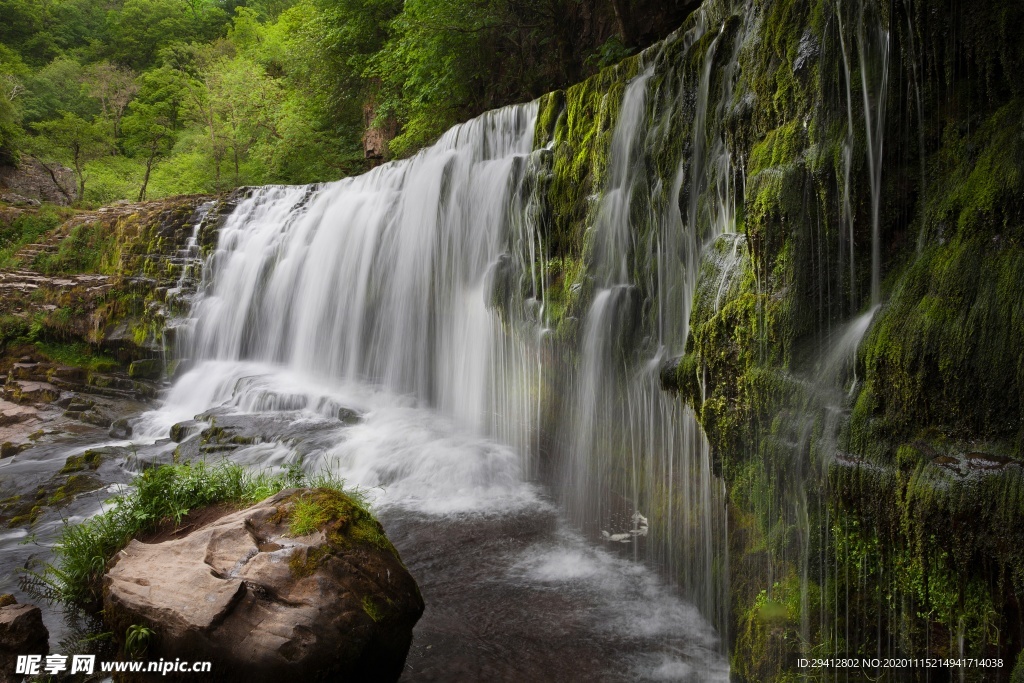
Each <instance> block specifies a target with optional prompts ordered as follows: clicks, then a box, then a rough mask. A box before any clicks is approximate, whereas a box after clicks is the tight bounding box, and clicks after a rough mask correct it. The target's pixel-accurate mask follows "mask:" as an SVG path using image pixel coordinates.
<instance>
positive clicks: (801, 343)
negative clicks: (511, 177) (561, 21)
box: [536, 0, 1024, 681]
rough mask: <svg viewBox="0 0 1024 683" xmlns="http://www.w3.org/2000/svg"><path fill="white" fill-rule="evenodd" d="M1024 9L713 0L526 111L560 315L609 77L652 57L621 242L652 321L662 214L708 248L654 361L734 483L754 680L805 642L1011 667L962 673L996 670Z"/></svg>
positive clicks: (1019, 206) (1017, 511)
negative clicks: (678, 329) (666, 359)
mask: <svg viewBox="0 0 1024 683" xmlns="http://www.w3.org/2000/svg"><path fill="white" fill-rule="evenodd" d="M1021 22H1024V6H1022V5H1021V4H1020V3H1001V2H995V1H994V0H984V1H983V2H978V3H969V4H966V3H954V4H952V5H950V4H949V3H943V2H935V1H934V0H907V1H906V2H899V3H882V2H874V1H873V0H864V1H863V2H860V3H857V2H854V3H845V4H842V3H841V4H836V3H832V2H826V1H825V0H752V1H751V2H739V1H737V2H724V1H722V2H718V1H715V0H709V1H708V2H706V3H705V4H704V6H703V7H702V8H701V9H700V10H698V11H697V12H696V13H695V14H694V15H692V16H691V18H690V19H689V20H688V21H687V23H686V25H684V26H683V27H682V29H680V31H679V32H678V33H677V34H675V35H674V36H672V37H670V38H669V39H668V40H667V41H666V42H665V43H664V44H662V45H659V46H655V47H654V48H651V49H649V50H648V51H646V52H644V53H643V54H641V55H638V56H636V57H634V58H631V59H630V60H628V61H627V62H625V63H623V64H621V65H619V66H618V67H617V68H615V69H610V70H606V71H604V72H602V73H600V74H598V75H597V76H595V77H593V78H591V79H590V80H588V81H586V82H584V83H582V84H580V85H577V86H574V87H573V88H569V89H568V90H566V91H564V92H557V93H553V94H550V95H548V96H546V97H544V98H542V100H541V102H540V114H539V117H538V123H537V131H536V146H537V148H538V152H537V153H536V158H537V159H539V164H540V166H541V169H542V170H541V172H540V173H539V174H538V176H539V178H540V180H539V181H538V185H539V186H540V187H541V189H542V193H541V194H542V195H543V206H544V208H545V210H544V211H543V212H542V214H543V217H544V220H543V221H542V229H543V231H544V237H545V244H546V246H547V251H548V253H547V255H546V261H545V264H546V269H545V270H544V271H543V272H545V273H546V274H547V276H548V282H547V283H546V285H547V288H546V289H545V292H546V296H547V298H548V300H547V301H546V302H545V303H546V304H547V307H546V310H547V312H548V314H549V316H550V318H551V320H550V322H551V324H552V326H553V327H555V328H556V329H559V330H562V329H567V330H571V329H572V328H574V327H576V322H575V321H577V320H579V319H581V318H582V317H583V316H584V315H585V313H586V308H587V306H588V305H589V299H588V297H589V296H590V294H589V292H590V291H591V290H592V286H591V283H592V280H591V278H590V275H588V267H587V265H586V264H587V263H590V262H591V260H592V250H593V244H592V235H593V232H594V225H595V221H596V210H597V209H596V207H597V206H598V204H599V202H600V196H601V193H602V192H603V191H604V189H605V187H606V184H607V181H608V164H609V154H610V147H611V139H612V135H613V131H614V127H615V124H616V117H617V113H618V111H619V109H620V106H621V101H622V97H623V93H624V91H625V88H626V87H627V84H628V83H629V81H630V79H632V78H634V77H636V76H637V75H638V74H641V73H647V72H649V74H650V75H649V79H650V80H649V81H648V84H647V87H646V93H647V101H646V122H645V131H646V132H645V134H644V137H643V140H642V142H641V144H642V145H643V154H641V155H640V161H639V162H637V164H636V165H635V166H636V167H635V169H634V172H635V173H636V175H637V177H638V178H640V180H638V181H637V184H636V185H634V187H633V190H632V194H631V202H632V203H631V217H632V218H631V227H632V230H633V237H632V243H631V244H632V246H631V249H632V252H631V253H630V254H629V255H628V258H629V261H630V264H631V270H632V273H633V279H634V281H635V283H636V284H637V287H638V288H640V289H641V290H642V296H643V299H644V302H645V303H644V306H643V311H644V321H643V323H642V324H643V326H644V327H645V329H647V330H649V331H651V330H653V329H654V327H655V324H656V318H657V315H658V314H657V311H658V310H659V309H660V308H662V307H661V306H659V297H661V298H666V297H668V296H669V294H667V293H666V290H665V288H664V286H663V285H660V284H659V283H660V282H661V281H663V280H664V276H663V275H660V274H658V273H657V272H656V268H657V264H656V262H655V258H654V257H653V256H652V252H653V249H652V244H654V240H653V238H652V234H653V233H654V231H656V230H657V229H659V228H657V225H658V224H660V225H662V226H664V225H671V222H666V220H665V219H664V218H663V217H664V216H665V215H668V213H672V212H673V210H675V211H678V214H675V215H678V216H681V221H680V223H681V225H680V229H681V230H684V231H687V233H688V234H693V235H694V238H693V239H694V241H695V244H696V245H697V250H698V251H699V254H700V257H699V259H698V261H699V262H690V263H691V265H690V266H683V267H682V269H683V270H687V269H688V272H687V273H686V277H688V278H690V279H691V282H692V283H693V285H694V286H693V289H692V291H694V292H695V294H694V296H693V298H692V300H691V301H685V302H682V303H681V304H680V305H681V306H682V307H683V308H684V309H685V311H687V312H688V316H686V318H688V320H686V321H684V322H688V327H687V329H686V330H685V331H683V332H682V333H681V334H678V335H675V336H674V337H670V339H669V342H670V344H669V345H670V346H671V344H673V343H674V344H675V346H676V348H670V349H669V351H670V352H672V353H674V354H675V355H674V359H673V361H671V362H670V363H668V364H667V365H666V366H665V368H664V369H663V371H662V379H663V383H664V385H665V388H666V390H667V391H671V392H675V393H676V394H677V395H678V400H679V401H682V402H685V403H687V404H689V405H690V406H692V408H693V409H694V411H695V412H696V414H697V417H698V419H699V421H700V423H701V425H702V427H703V429H704V431H705V433H706V435H707V437H708V439H709V441H710V443H711V446H712V450H713V458H714V460H715V466H716V471H718V472H720V473H721V475H722V477H723V478H724V480H725V482H726V486H727V489H728V492H729V501H730V502H729V515H730V525H729V535H730V546H731V552H730V558H729V566H730V585H731V597H730V604H731V610H732V612H731V614H732V618H731V627H730V629H729V634H730V640H731V647H730V650H731V656H732V661H733V663H734V671H735V672H736V674H738V675H739V677H740V678H742V679H744V680H758V681H761V680H783V679H787V678H792V677H795V676H798V675H806V676H811V677H813V676H814V675H815V674H814V673H813V672H811V671H809V670H804V671H801V670H799V669H798V667H797V659H798V658H799V657H807V656H844V655H850V656H853V655H857V656H860V655H864V656H883V657H884V656H885V655H887V654H888V655H894V656H911V657H922V656H926V655H931V656H946V657H948V656H966V657H977V658H981V657H992V658H996V659H1001V660H1002V662H1003V664H1002V667H1001V668H997V669H993V668H967V669H964V670H963V673H964V676H965V678H966V680H994V679H1000V680H1008V679H1009V678H1010V675H1011V671H1012V670H1013V668H1014V665H1015V663H1016V661H1017V655H1018V653H1019V652H1020V650H1021V646H1022V621H1021V619H1022V616H1021V612H1020V609H1019V597H1018V596H1019V595H1020V594H1021V593H1022V591H1024V550H1022V549H1024V523H1022V522H1021V520H1022V519H1024V494H1022V489H1021V486H1020V483H1021V482H1020V479H1021V475H1022V469H1021V465H1022V463H1024V453H1022V446H1024V427H1022V425H1024V419H1022V418H1024V414H1022V409H1024V341H1022V340H1024V335H1022V333H1024V287H1021V284H1022V283H1024V251H1022V249H1024V245H1022V238H1024V168H1022V167H1024V154H1022V153H1024V134H1022V128H1021V121H1022V120H1024V39H1022V38H1021V36H1020V34H1019V32H1017V31H1016V30H1015V27H1016V26H1019V25H1021ZM695 158H697V159H698V160H697V161H696V162H695V161H694V159H695ZM723 159H724V160H725V161H724V162H723V161H722V160H723ZM659 222H660V223H659ZM715 225H717V226H718V229H717V230H716V229H714V226H715ZM661 229H664V228H661ZM718 232H725V233H726V234H725V235H724V236H723V237H721V238H718V239H715V235H716V234H717V233H718ZM682 245H683V246H682V247H680V248H681V249H685V248H686V243H685V241H684V242H683V243H682ZM681 260H682V261H683V262H684V263H686V262H687V261H686V258H685V256H684V257H683V258H682V259H681ZM660 303H664V302H663V301H662V302H660ZM670 303H672V305H675V302H670ZM639 336H641V335H638V337H639ZM562 338H565V335H563V336H562ZM922 671H923V670H915V671H909V672H908V671H904V672H902V673H898V672H896V671H893V670H889V671H885V670H877V671H876V670H863V671H861V670H855V671H850V672H848V673H849V674H850V675H851V676H853V677H858V676H864V677H872V679H873V680H876V677H877V676H881V677H883V678H885V677H890V678H895V677H898V676H909V677H910V678H916V677H923V674H922ZM845 673H847V672H844V674H845ZM933 673H935V674H936V675H938V676H939V677H940V678H942V677H949V676H951V675H959V673H960V672H959V670H956V669H954V670H952V671H951V670H949V669H945V668H944V669H941V670H939V671H935V672H933ZM822 675H824V674H822Z"/></svg>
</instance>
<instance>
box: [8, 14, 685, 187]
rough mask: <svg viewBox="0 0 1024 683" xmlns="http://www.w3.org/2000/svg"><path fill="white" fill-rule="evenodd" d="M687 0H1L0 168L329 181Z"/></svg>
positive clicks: (97, 180)
mask: <svg viewBox="0 0 1024 683" xmlns="http://www.w3.org/2000/svg"><path fill="white" fill-rule="evenodd" d="M690 4H692V3H691V2H690V0H674V1H673V0H669V1H668V2H662V1H659V0H649V1H648V2H646V5H649V6H650V7H649V8H648V9H646V10H645V9H644V6H645V3H644V2H642V1H640V0H404V1H403V0H102V1H97V0H48V1H46V2H40V1H39V0H0V15H2V16H3V17H4V21H3V23H2V24H0V163H3V164H6V165H12V164H16V163H17V162H18V159H19V158H20V156H21V155H23V154H29V155H32V156H34V157H36V158H38V159H40V160H41V161H42V162H44V163H59V164H62V165H64V166H67V167H69V168H71V169H72V170H74V172H75V176H76V179H77V181H78V185H79V189H80V191H81V198H82V200H83V201H85V202H86V203H89V204H101V203H106V202H110V201H114V200H118V199H143V198H146V197H159V196H164V195H169V194H181V193H200V192H214V191H220V190H224V189H228V188H231V187H235V186H239V185H245V184H263V183H307V182H315V181H322V180H331V179H336V178H339V177H342V176H344V175H348V174H353V173H358V172H362V171H364V170H366V169H367V168H368V167H370V166H372V165H373V164H375V163H379V162H380V161H382V160H386V159H389V158H394V157H401V156H407V155H409V154H412V153H414V152H415V151H416V150H417V149H419V148H421V147H422V146H424V145H426V144H429V143H431V142H433V141H434V140H435V139H436V138H437V137H438V136H439V135H440V134H441V133H442V132H443V131H444V130H445V129H447V128H448V127H450V126H451V125H453V124H455V123H457V122H459V121H461V120H464V119H466V118H468V117H471V116H474V115H476V114H479V113H480V112H482V111H484V110H486V109H489V108H493V107H497V106H501V105H504V104H508V103H511V102H515V101H523V100H529V99H532V98H535V97H537V96H539V95H541V94H542V93H543V92H545V91H547V90H551V89H554V88H558V87H561V86H563V85H566V84H568V83H571V82H573V81H576V80H579V79H581V78H583V77H585V76H586V75H588V74H589V73H592V72H594V71H596V70H597V69H599V68H600V67H602V66H604V65H607V64H610V63H612V62H615V61H617V60H619V59H621V58H622V57H624V56H625V55H627V54H629V53H630V52H632V51H635V50H636V49H638V48H639V47H642V46H643V45H644V44H646V43H649V42H651V41H653V40H655V39H658V38H660V37H663V35H664V34H666V33H667V32H669V31H670V30H672V29H674V28H675V27H677V26H678V22H679V21H681V18H682V17H683V16H684V15H683V12H684V11H685V10H686V8H687V6H688V5H690ZM636 27H642V30H640V29H637V28H636Z"/></svg>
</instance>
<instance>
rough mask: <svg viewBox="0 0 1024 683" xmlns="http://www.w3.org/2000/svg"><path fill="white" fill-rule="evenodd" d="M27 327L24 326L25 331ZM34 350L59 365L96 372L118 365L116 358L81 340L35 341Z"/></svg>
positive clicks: (114, 367)
mask: <svg viewBox="0 0 1024 683" xmlns="http://www.w3.org/2000/svg"><path fill="white" fill-rule="evenodd" d="M27 331H28V329H27V327H26V333H27ZM35 347H36V350H38V351H39V352H40V353H42V354H43V355H44V356H46V357H47V358H49V359H50V360H52V361H55V362H57V363H60V364H61V365H68V366H71V367H75V368H84V369H86V370H94V371H96V372H110V371H111V370H114V369H116V368H118V367H119V366H120V364H119V363H118V362H117V360H116V359H114V358H111V357H110V356H106V355H104V354H103V353H101V352H100V351H98V350H97V349H95V348H94V347H92V346H90V345H89V344H85V343H82V342H70V343H60V342H56V341H50V340H41V341H36V342H35Z"/></svg>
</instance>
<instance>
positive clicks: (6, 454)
mask: <svg viewBox="0 0 1024 683" xmlns="http://www.w3.org/2000/svg"><path fill="white" fill-rule="evenodd" d="M31 445H32V444H27V443H12V442H10V441H4V442H3V443H2V444H0V459H2V458H11V457H14V456H15V455H17V454H18V453H21V452H22V451H23V450H25V449H26V448H29V447H30V446H31Z"/></svg>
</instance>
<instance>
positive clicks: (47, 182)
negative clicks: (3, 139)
mask: <svg viewBox="0 0 1024 683" xmlns="http://www.w3.org/2000/svg"><path fill="white" fill-rule="evenodd" d="M0 191H3V192H4V193H5V194H8V195H10V196H11V197H20V198H22V199H24V200H30V201H35V202H51V203H53V204H60V205H61V206H70V205H71V204H74V203H75V200H77V199H78V182H77V181H76V180H75V174H74V171H72V170H71V169H70V168H67V167H64V166H60V165H56V166H47V165H44V164H43V163H42V162H41V161H39V160H38V159H36V158H34V157H30V156H28V155H23V156H22V158H21V161H20V163H19V164H18V166H17V167H9V166H2V167H0ZM5 201H7V200H5ZM11 203H17V202H11Z"/></svg>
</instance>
